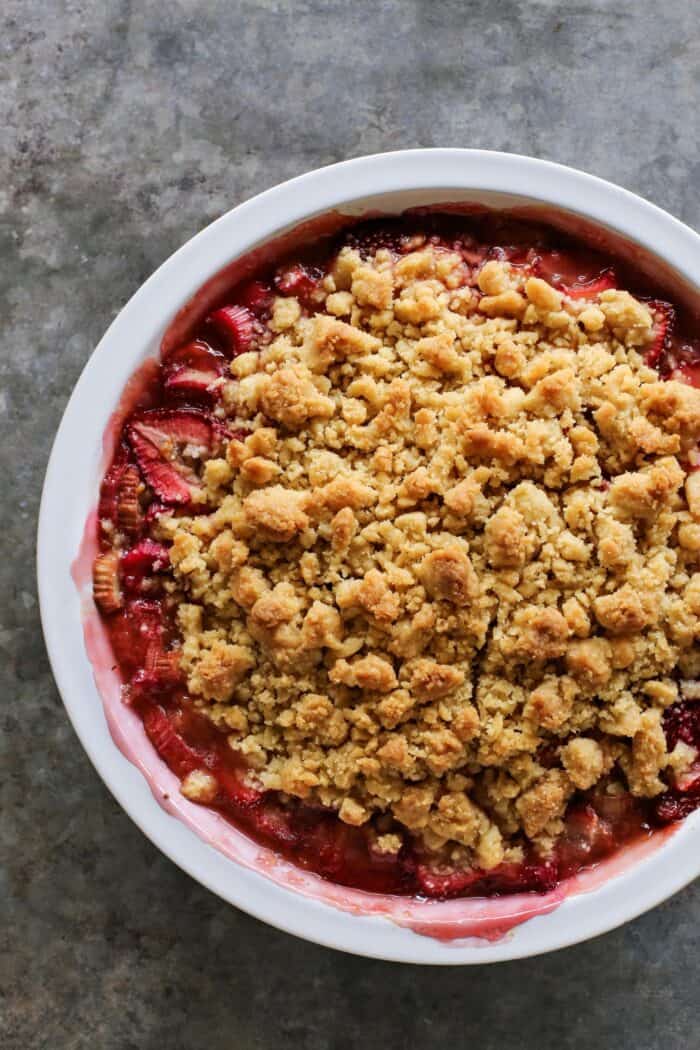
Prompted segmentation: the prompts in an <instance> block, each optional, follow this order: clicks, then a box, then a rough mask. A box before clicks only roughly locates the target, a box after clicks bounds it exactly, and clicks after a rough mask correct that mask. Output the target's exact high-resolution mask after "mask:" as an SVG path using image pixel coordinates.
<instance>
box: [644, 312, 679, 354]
mask: <svg viewBox="0 0 700 1050" xmlns="http://www.w3.org/2000/svg"><path fill="white" fill-rule="evenodd" d="M647 305H648V306H649V309H650V310H651V311H652V313H653V315H654V340H653V342H652V343H651V345H650V346H649V348H648V349H647V351H646V353H645V355H644V357H645V360H646V363H647V364H648V365H649V366H650V367H651V368H653V367H654V366H655V365H657V364H658V363H659V361H660V360H661V356H662V354H663V353H664V351H665V350H668V347H669V343H670V341H671V333H672V331H673V325H674V323H675V318H676V312H675V310H674V309H673V307H672V306H671V304H670V303H666V302H664V301H663V300H662V299H651V300H649V303H648V304H647Z"/></svg>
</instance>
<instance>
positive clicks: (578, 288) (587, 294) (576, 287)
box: [560, 270, 617, 299]
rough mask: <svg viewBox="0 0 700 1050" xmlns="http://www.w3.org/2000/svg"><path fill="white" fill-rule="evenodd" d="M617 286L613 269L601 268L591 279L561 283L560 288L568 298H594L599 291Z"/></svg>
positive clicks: (605, 290)
mask: <svg viewBox="0 0 700 1050" xmlns="http://www.w3.org/2000/svg"><path fill="white" fill-rule="evenodd" d="M611 288H617V278H616V277H615V272H614V271H613V270H603V271H602V273H600V274H598V276H597V277H594V278H593V280H591V281H581V282H579V281H575V282H574V283H573V284H568V285H567V284H562V285H560V290H561V291H562V292H563V293H564V295H568V297H569V299H594V298H595V297H596V296H597V295H600V293H601V292H607V291H608V290H609V289H611Z"/></svg>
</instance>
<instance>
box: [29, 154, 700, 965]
mask: <svg viewBox="0 0 700 1050" xmlns="http://www.w3.org/2000/svg"><path fill="white" fill-rule="evenodd" d="M448 202H449V203H460V202H461V203H464V202H473V203H477V204H481V205H488V206H490V207H494V208H510V209H512V208H513V207H520V208H523V207H524V208H526V209H530V208H533V207H534V208H537V209H540V208H543V209H545V213H546V215H547V216H549V217H551V218H555V219H556V221H557V222H560V223H561V224H564V225H568V226H570V227H573V228H580V227H581V225H582V224H583V225H585V226H586V228H587V230H588V232H589V233H591V231H593V234H594V236H598V235H600V236H601V237H602V239H603V241H606V240H610V239H612V241H614V242H615V243H616V244H617V247H618V248H622V250H623V251H625V252H626V253H627V254H629V255H632V256H634V257H635V259H636V261H637V262H638V263H639V264H640V265H642V266H645V265H649V264H651V265H653V266H654V267H655V268H656V269H657V270H658V269H661V270H663V271H664V273H665V275H666V277H667V278H669V279H672V280H673V281H674V283H675V285H676V289H677V290H676V295H677V296H679V295H681V296H685V297H687V298H693V297H694V296H696V295H697V294H698V289H700V237H699V236H698V235H697V234H696V233H694V232H693V231H692V230H690V229H689V228H688V227H686V226H684V225H682V224H681V223H680V222H678V221H677V220H676V219H673V218H672V217H671V216H670V215H668V214H666V213H665V212H663V211H661V210H660V209H658V208H656V207H654V206H653V205H651V204H649V203H647V202H646V201H644V200H642V199H640V198H639V197H636V196H634V195H632V194H630V193H628V192H626V191H625V190H623V189H620V188H619V187H617V186H614V185H612V184H610V183H607V182H604V181H602V180H600V179H597V178H594V177H592V176H590V175H586V174H583V173H582V172H578V171H574V170H572V169H570V168H564V167H561V166H559V165H556V164H549V163H545V162H543V161H539V160H533V159H530V158H526V157H518V156H513V155H510V154H503V153H490V152H484V151H478V150H442V149H440V150H410V151H406V152H400V153H389V154H381V155H377V156H372V157H362V158H359V159H357V160H352V161H347V162H345V163H342V164H336V165H333V166H332V167H328V168H323V169H320V170H318V171H314V172H310V173H309V174H307V175H303V176H301V177H299V178H297V179H293V180H292V181H290V182H287V183H284V184H283V185H281V186H276V187H274V188H273V189H271V190H268V191H266V192H265V193H262V194H261V195H260V196H258V197H255V198H253V199H252V200H250V201H247V202H246V203H244V204H242V205H239V206H238V207H237V208H234V209H233V210H232V211H230V212H228V213H227V214H226V215H224V216H223V217H222V218H221V219H219V220H217V221H216V222H214V223H213V224H212V225H211V226H209V227H207V229H205V230H203V231H202V232H201V233H199V234H198V235H197V236H196V237H194V238H193V239H192V240H191V241H189V242H188V243H187V244H186V245H184V247H182V248H181V249H180V250H179V251H177V252H176V253H175V254H174V255H173V256H172V257H171V258H170V259H168V260H167V261H166V262H165V263H164V264H163V265H162V266H161V267H160V268H159V269H158V270H157V272H156V273H155V274H154V275H153V276H152V277H151V278H150V279H149V280H148V281H146V283H145V284H144V285H143V287H142V288H141V289H140V290H139V291H138V292H137V293H136V294H135V295H134V297H133V298H132V299H131V300H130V302H129V303H128V304H127V305H126V306H125V307H124V309H123V310H122V311H121V313H120V314H119V316H118V317H117V318H116V320H115V321H114V323H113V324H112V325H111V326H110V328H109V330H108V331H107V333H106V334H105V336H104V338H103V339H102V340H101V342H100V344H99V346H98V347H97V348H96V350H95V351H94V353H93V354H92V356H91V358H90V360H89V361H88V363H87V365H86V367H85V369H84V371H83V373H82V375H81V377H80V380H79V382H78V383H77V385H76V387H75V390H74V391H73V395H72V397H71V399H70V402H69V404H68V407H67V408H66V411H65V414H64V417H63V420H62V423H61V426H60V428H59V431H58V434H57V436H56V440H55V443H54V447H53V451H52V454H51V459H50V462H49V466H48V470H47V474H46V481H45V485H44V492H43V498H42V504H41V512H40V520H39V533H38V577H39V593H40V601H41V614H42V621H43V626H44V633H45V637H46V643H47V647H48V651H49V656H50V659H51V664H52V667H53V671H54V675H55V677H56V682H57V684H58V687H59V690H60V692H61V695H62V697H63V700H64V703H65V706H66V709H67V711H68V714H69V716H70V718H71V720H72V722H73V725H74V727H75V729H76V732H77V734H78V736H79V737H80V740H81V742H82V744H83V746H84V748H85V750H86V751H87V753H88V755H89V756H90V759H91V760H92V762H93V764H94V766H95V768H96V769H97V771H98V773H99V774H100V776H101V777H102V779H103V780H104V782H105V783H106V785H107V786H108V787H109V789H110V790H111V791H112V793H113V794H114V796H115V798H116V799H117V800H118V802H119V803H120V804H121V806H122V807H123V808H124V809H125V810H126V812H127V813H128V814H129V815H130V816H131V817H132V819H133V820H134V821H135V822H136V823H137V824H138V826H139V827H140V828H141V829H142V830H143V831H144V833H145V834H146V835H148V837H149V838H150V839H151V840H152V841H153V842H154V843H155V845H156V846H157V847H158V848H159V849H160V850H162V851H163V852H164V853H165V854H166V855H167V856H169V857H170V858H171V859H172V860H173V861H174V862H175V863H176V864H178V865H179V866H180V867H181V868H183V869H184V870H185V871H187V872H188V873H189V874H190V875H192V876H193V878H196V879H198V880H199V881H200V882H201V883H203V884H204V885H205V886H207V887H208V888H209V889H211V890H213V891H214V892H215V893H217V894H219V895H220V896H221V897H223V898H224V899H225V900H227V901H229V902H231V903H232V904H235V905H237V906H238V907H240V908H242V909H244V910H245V911H247V912H249V913H251V914H252V915H255V916H257V917H258V918H260V919H263V920H265V921H266V922H269V923H271V924H272V925H274V926H277V927H279V928H280V929H283V930H286V931H288V932H290V933H293V934H296V935H298V936H301V937H305V938H307V939H308V940H311V941H316V942H318V943H320V944H324V945H329V946H332V947H334V948H339V949H342V950H345V951H350V952H354V953H357V954H360V955H367V956H372V957H378V958H384V959H392V960H397V961H404V962H414V963H435V964H454V963H458V964H464V963H486V962H495V961H498V960H504V959H514V958H519V957H522V956H527V955H534V954H537V953H541V952H546V951H551V950H553V949H556V948H561V947H564V946H565V945H569V944H573V943H576V942H577V941H582V940H585V939H587V938H590V937H594V936H596V935H597V934H600V933H603V932H605V931H606V930H610V929H612V928H613V927H615V926H618V925H619V924H621V923H623V922H625V921H627V920H628V919H631V918H633V917H634V916H636V915H639V914H640V913H641V912H644V911H646V910H647V909H649V908H651V907H653V906H654V905H656V904H658V903H659V902H660V901H662V900H663V899H665V898H666V897H668V896H670V895H671V894H673V893H675V892H676V891H677V890H679V889H680V888H681V887H682V886H684V885H685V884H686V883H687V882H689V881H690V880H691V879H693V878H694V877H696V876H697V875H698V874H699V873H700V849H698V836H699V834H700V814H695V815H693V816H692V817H691V818H689V819H688V820H687V821H686V822H685V823H684V824H683V825H681V826H679V827H678V828H677V830H676V831H675V832H674V833H673V834H672V835H667V836H665V837H663V838H660V839H659V840H658V841H657V842H656V843H655V844H654V848H652V849H649V848H646V849H642V850H639V851H637V852H636V853H634V854H628V855H627V856H626V857H623V858H622V859H620V858H617V859H614V860H613V861H611V862H608V863H607V864H606V865H602V866H601V867H600V869H599V870H598V871H596V872H594V873H589V875H588V876H584V877H583V878H581V879H579V880H578V881H577V882H576V883H575V885H572V886H570V887H569V888H568V890H569V895H568V896H567V897H566V899H564V900H561V897H562V894H558V895H557V894H554V895H553V896H552V897H551V900H550V899H548V900H547V901H546V902H544V903H545V904H546V908H545V907H537V908H536V909H535V911H536V912H540V913H539V914H536V917H534V918H530V919H529V921H526V922H524V923H522V924H521V925H518V926H517V927H515V928H514V929H513V930H512V931H511V932H510V933H509V934H508V935H507V936H504V937H501V938H500V939H496V940H492V941H489V940H483V939H474V938H471V939H469V938H467V939H464V938H463V939H457V940H455V939H451V940H450V939H447V940H441V939H438V938H436V937H435V936H428V935H426V934H427V933H434V932H435V930H436V929H437V928H442V931H443V934H445V935H446V936H449V933H450V929H451V924H452V923H453V922H454V921H455V917H456V916H458V915H460V914H461V915H464V914H471V916H472V917H473V918H474V919H475V920H477V921H480V920H479V914H480V913H483V912H484V907H485V906H484V905H483V902H481V903H480V902H476V903H475V902H465V901H459V902H451V903H448V904H442V903H436V902H430V903H424V904H422V905H416V906H414V905H412V904H411V902H408V901H405V900H400V899H397V898H394V899H393V900H392V899H385V898H369V897H368V896H367V895H364V896H363V895H361V894H353V893H348V894H345V893H344V892H343V891H340V890H337V888H335V889H334V888H333V887H329V884H328V883H322V882H321V880H320V879H317V878H316V877H315V876H306V875H301V873H299V872H297V871H295V870H294V869H292V868H291V867H290V866H289V865H286V864H283V863H278V862H276V861H275V859H274V857H273V855H272V854H270V853H269V851H267V850H263V849H261V848H260V847H258V846H255V847H254V846H252V845H251V844H250V842H249V841H248V840H247V839H245V838H244V836H242V835H241V834H240V833H238V832H237V831H235V829H231V828H230V826H226V829H224V830H222V828H221V826H218V825H217V824H216V822H217V821H218V822H219V824H223V822H222V821H221V818H218V817H216V816H215V815H213V814H211V813H209V811H206V810H203V809H202V808H198V807H193V806H192V805H191V804H190V803H186V801H185V800H184V799H181V797H179V796H178V793H177V782H176V781H175V779H174V778H173V777H172V774H170V773H169V771H168V770H167V769H166V768H165V766H164V765H163V763H161V762H160V760H159V759H158V758H157V756H156V755H155V753H154V752H152V750H151V749H150V745H148V743H147V741H146V738H145V735H144V733H143V728H142V726H141V723H140V722H139V721H138V720H137V719H136V717H135V716H134V715H132V714H131V713H130V712H128V711H127V709H126V708H124V707H123V705H121V707H120V705H119V703H118V695H117V693H118V691H117V690H116V683H115V681H114V680H112V681H111V682H110V681H108V678H109V673H108V672H105V673H104V674H103V675H102V676H101V691H102V693H103V697H104V699H105V702H106V706H105V708H103V705H102V703H101V700H100V695H99V693H98V690H97V688H96V684H95V679H94V676H93V667H92V665H91V663H90V661H89V659H88V656H87V653H86V646H85V641H84V634H83V628H84V620H85V618H87V619H88V627H90V618H91V617H94V616H95V614H94V609H93V608H92V604H91V600H90V598H89V596H88V595H86V594H85V593H84V592H83V593H79V590H78V589H77V588H76V586H75V584H74V582H73V579H72V577H71V566H72V564H73V562H74V560H75V558H76V556H77V553H78V550H79V547H80V544H81V538H82V536H83V530H84V526H85V521H86V518H87V516H88V514H89V512H90V511H91V510H92V509H93V508H94V506H95V503H96V499H97V491H98V486H99V480H100V477H101V471H102V469H103V466H104V456H103V448H102V437H103V434H104V433H105V429H106V427H107V424H108V421H109V419H110V416H111V414H112V412H113V411H114V409H115V407H116V405H117V403H118V402H119V399H120V397H121V395H122V392H123V389H124V387H125V385H126V383H127V381H128V379H129V378H130V376H131V375H132V374H133V372H134V371H135V369H136V368H137V367H138V366H139V365H140V364H141V363H142V362H143V361H144V360H145V359H146V358H148V357H153V356H154V355H155V354H156V353H157V349H158V346H159V343H160V339H161V337H162V335H163V332H164V331H165V330H166V328H167V327H168V324H169V323H170V322H171V320H172V318H173V316H174V315H175V314H176V312H177V311H178V310H179V309H180V308H181V307H182V306H183V305H184V304H185V303H186V302H187V301H188V300H189V299H190V298H191V297H192V296H193V294H194V293H195V292H196V291H197V289H198V288H200V286H201V285H202V284H203V283H204V282H205V281H207V280H208V279H209V278H211V277H212V276H213V275H215V274H216V273H217V272H218V271H220V270H221V269H222V268H223V267H224V266H226V264H228V263H229V262H231V260H233V259H236V258H238V257H239V256H241V255H243V254H244V253H247V252H249V251H250V250H251V249H253V248H255V247H257V246H259V245H261V244H263V243H264V242H266V241H268V240H270V239H271V238H273V237H276V236H278V235H279V234H281V233H283V232H284V231H287V230H290V229H292V228H294V227H296V226H297V225H298V224H300V223H302V222H305V221H306V220H308V219H310V218H313V217H316V216H321V215H324V214H325V213H328V212H330V211H339V212H341V213H343V214H348V215H359V214H363V213H365V212H368V211H380V212H383V213H397V212H401V211H402V210H404V209H406V208H409V207H415V206H420V205H436V204H441V203H448ZM105 710H106V712H107V715H108V717H107V718H106V717H105ZM108 721H109V727H108ZM110 729H111V732H110ZM115 740H116V741H117V742H118V743H119V747H120V748H121V749H122V750H121V751H120V749H119V747H117V746H115ZM122 751H124V752H126V753H129V754H130V755H131V757H132V759H134V761H135V762H136V763H137V764H133V763H132V762H130V761H128V760H127V759H126V758H125V757H124V754H123V753H122ZM144 773H146V775H147V777H148V781H147V779H146V778H145V777H144V775H143V774H144ZM169 778H170V779H169ZM149 783H150V787H149ZM156 799H158V800H156ZM173 813H177V815H178V816H179V817H181V818H182V819H176V818H175V817H174V816H173V815H172V814H173ZM212 821H213V823H212ZM194 827H196V831H195V830H194ZM212 839H216V841H217V847H218V848H213V846H212V845H210V844H209V842H210V841H211V840H212ZM206 840H209V841H206ZM232 858H238V859H232ZM322 898H323V899H322ZM530 902H531V903H532V898H530ZM522 903H523V901H522V898H521V899H520V903H519V904H518V902H517V901H512V902H510V901H509V900H508V899H503V900H502V901H501V903H500V904H496V905H489V906H488V907H487V908H486V910H487V911H488V909H489V908H490V909H491V912H490V913H489V914H490V915H491V918H492V919H493V918H494V915H495V916H496V918H495V919H494V921H495V922H496V924H498V922H499V921H501V920H502V919H503V916H504V915H505V914H507V913H508V911H509V910H511V911H512V909H513V908H517V907H521V908H522ZM540 903H541V902H540ZM555 905H557V906H555ZM465 909H466V912H465ZM480 909H481V912H480ZM494 909H495V910H494ZM545 911H546V912H547V913H546V914H544V913H542V912H545ZM389 914H390V915H391V917H389ZM499 915H500V919H499V918H498V916H499ZM521 917H522V916H521ZM417 927H421V928H422V933H418V932H416V928H417ZM462 932H464V930H463V931H462Z"/></svg>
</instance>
